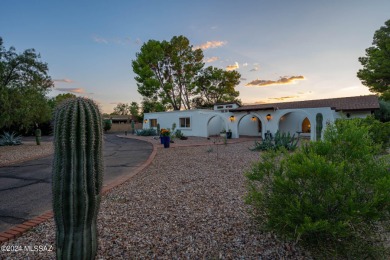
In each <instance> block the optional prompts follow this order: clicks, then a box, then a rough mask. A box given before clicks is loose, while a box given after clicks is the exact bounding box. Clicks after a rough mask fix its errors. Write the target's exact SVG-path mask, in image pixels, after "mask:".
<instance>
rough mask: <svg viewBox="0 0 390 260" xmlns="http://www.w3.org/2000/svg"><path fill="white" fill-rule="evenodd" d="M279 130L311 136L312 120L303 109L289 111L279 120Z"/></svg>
mask: <svg viewBox="0 0 390 260" xmlns="http://www.w3.org/2000/svg"><path fill="white" fill-rule="evenodd" d="M279 131H280V132H282V133H290V134H291V135H294V134H295V135H297V133H300V134H301V135H302V136H308V137H310V136H311V122H310V120H309V118H308V116H307V114H306V113H304V112H302V111H294V112H288V113H286V114H284V115H283V116H282V117H281V118H280V120H279Z"/></svg>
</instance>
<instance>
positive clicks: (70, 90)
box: [55, 88, 93, 94]
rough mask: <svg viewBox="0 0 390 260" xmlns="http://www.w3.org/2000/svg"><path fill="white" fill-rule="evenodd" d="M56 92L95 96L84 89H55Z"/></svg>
mask: <svg viewBox="0 0 390 260" xmlns="http://www.w3.org/2000/svg"><path fill="white" fill-rule="evenodd" d="M55 90H57V91H61V92H70V93H75V94H93V93H86V92H85V90H84V89H83V88H55Z"/></svg>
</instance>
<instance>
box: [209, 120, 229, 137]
mask: <svg viewBox="0 0 390 260" xmlns="http://www.w3.org/2000/svg"><path fill="white" fill-rule="evenodd" d="M225 125H226V124H225V121H224V120H223V119H222V117H221V116H217V115H215V116H212V117H211V118H210V119H209V121H208V122H207V136H216V135H219V133H220V132H221V131H222V130H223V129H225ZM225 130H227V129H225Z"/></svg>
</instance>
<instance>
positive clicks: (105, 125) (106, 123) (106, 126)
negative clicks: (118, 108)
mask: <svg viewBox="0 0 390 260" xmlns="http://www.w3.org/2000/svg"><path fill="white" fill-rule="evenodd" d="M111 127H112V121H111V120H110V119H105V120H104V121H103V130H104V132H107V131H109V130H110V129H111Z"/></svg>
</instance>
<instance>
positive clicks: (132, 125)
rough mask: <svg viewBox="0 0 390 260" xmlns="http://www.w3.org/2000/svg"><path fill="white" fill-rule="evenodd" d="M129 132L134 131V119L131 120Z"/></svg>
mask: <svg viewBox="0 0 390 260" xmlns="http://www.w3.org/2000/svg"><path fill="white" fill-rule="evenodd" d="M131 133H132V134H134V133H135V123H134V120H131Z"/></svg>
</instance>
